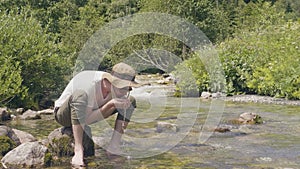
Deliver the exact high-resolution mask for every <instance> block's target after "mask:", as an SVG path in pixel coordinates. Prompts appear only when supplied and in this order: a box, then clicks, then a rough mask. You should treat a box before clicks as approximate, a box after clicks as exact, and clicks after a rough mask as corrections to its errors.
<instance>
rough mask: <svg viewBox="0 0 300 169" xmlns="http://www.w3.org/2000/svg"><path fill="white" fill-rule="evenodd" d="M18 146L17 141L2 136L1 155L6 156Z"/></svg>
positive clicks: (0, 143) (0, 142)
mask: <svg viewBox="0 0 300 169" xmlns="http://www.w3.org/2000/svg"><path fill="white" fill-rule="evenodd" d="M15 147H16V143H15V142H14V141H13V140H11V139H10V138H9V137H7V136H0V155H1V156H4V155H5V154H6V153H8V152H9V151H10V150H12V149H14V148H15Z"/></svg>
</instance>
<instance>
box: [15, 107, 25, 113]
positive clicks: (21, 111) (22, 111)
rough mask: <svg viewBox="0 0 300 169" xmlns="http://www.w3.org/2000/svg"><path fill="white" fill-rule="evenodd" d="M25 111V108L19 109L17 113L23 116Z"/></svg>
mask: <svg viewBox="0 0 300 169" xmlns="http://www.w3.org/2000/svg"><path fill="white" fill-rule="evenodd" d="M24 111H25V109H24V108H17V110H16V113H18V114H23V113H24Z"/></svg>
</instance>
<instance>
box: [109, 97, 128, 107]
mask: <svg viewBox="0 0 300 169" xmlns="http://www.w3.org/2000/svg"><path fill="white" fill-rule="evenodd" d="M110 102H111V104H113V105H114V106H115V108H117V109H127V108H129V106H130V100H129V99H121V98H114V99H112V100H110Z"/></svg>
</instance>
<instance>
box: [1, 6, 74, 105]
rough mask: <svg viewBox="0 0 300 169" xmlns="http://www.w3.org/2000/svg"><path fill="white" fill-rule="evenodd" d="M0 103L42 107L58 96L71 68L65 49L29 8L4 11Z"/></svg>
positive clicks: (2, 16) (2, 17)
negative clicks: (15, 12) (14, 11)
mask: <svg viewBox="0 0 300 169" xmlns="http://www.w3.org/2000/svg"><path fill="white" fill-rule="evenodd" d="M0 21H1V23H2V26H1V28H0V35H1V36H0V42H1V43H0V49H1V52H0V56H1V57H0V58H1V59H0V64H1V65H4V66H3V67H1V68H0V72H1V74H0V80H1V81H0V83H1V84H5V85H4V86H2V88H1V91H0V104H2V105H3V104H4V105H5V106H8V107H21V106H23V107H25V108H34V109H38V108H39V106H40V105H39V103H41V102H42V101H43V100H44V101H46V100H50V99H52V98H53V97H54V96H55V98H56V97H57V95H58V93H60V92H61V90H62V89H63V87H64V86H65V75H66V74H67V73H68V70H70V66H69V61H68V59H67V58H65V57H64V56H65V55H66V53H65V51H64V50H65V49H64V48H63V47H62V46H61V44H60V43H56V42H55V41H56V36H55V35H53V34H52V35H51V34H47V33H46V31H45V30H44V29H43V28H42V27H41V25H40V24H39V22H38V21H37V20H36V19H34V18H33V17H32V16H31V14H30V12H29V10H27V9H26V8H24V9H23V10H20V11H19V13H18V14H14V13H13V12H11V13H8V14H6V13H3V14H1V13H0Z"/></svg>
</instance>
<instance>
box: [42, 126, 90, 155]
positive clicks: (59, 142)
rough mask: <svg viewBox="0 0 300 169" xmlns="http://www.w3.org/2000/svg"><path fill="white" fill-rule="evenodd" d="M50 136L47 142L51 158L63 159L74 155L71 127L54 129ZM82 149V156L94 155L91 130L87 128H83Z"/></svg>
mask: <svg viewBox="0 0 300 169" xmlns="http://www.w3.org/2000/svg"><path fill="white" fill-rule="evenodd" d="M50 135H52V136H51V140H49V141H50V142H49V145H48V149H49V151H50V152H51V153H52V155H53V156H58V157H63V156H73V155H74V137H73V133H72V128H71V127H70V128H60V129H56V130H55V131H53V132H52V133H51V134H50ZM48 137H49V136H48ZM83 147H84V156H86V157H88V156H94V155H95V149H94V148H95V147H94V141H93V140H92V135H91V129H90V127H88V126H86V127H85V132H84V134H83Z"/></svg>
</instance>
